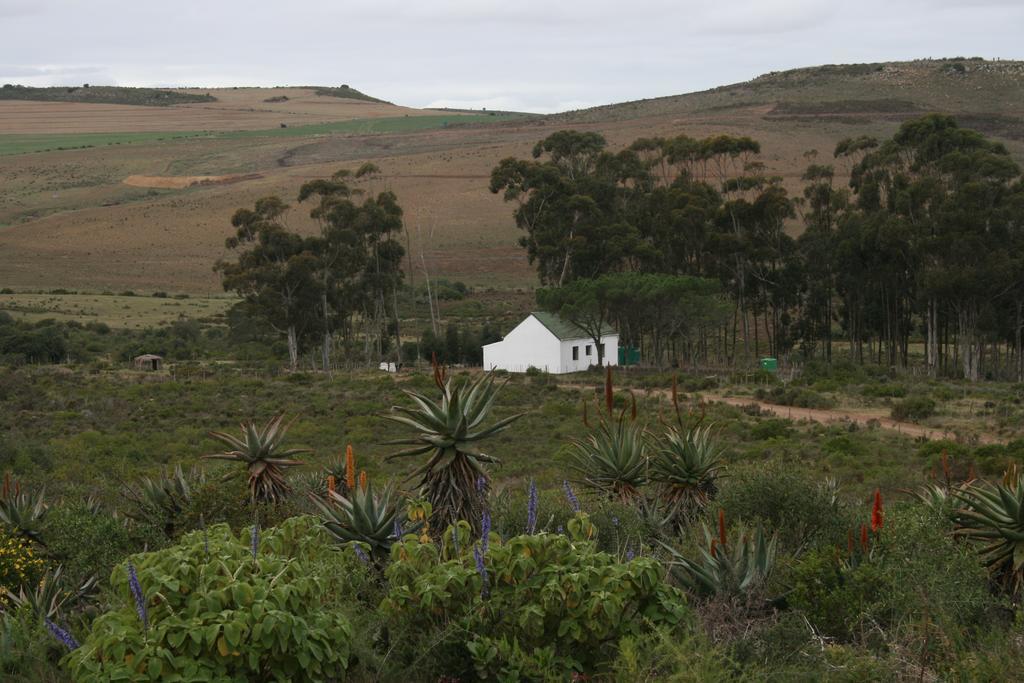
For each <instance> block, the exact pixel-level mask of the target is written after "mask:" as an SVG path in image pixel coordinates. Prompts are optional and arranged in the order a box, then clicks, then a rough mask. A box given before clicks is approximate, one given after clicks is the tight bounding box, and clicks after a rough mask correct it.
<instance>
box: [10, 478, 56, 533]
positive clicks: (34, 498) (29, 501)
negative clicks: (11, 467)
mask: <svg viewBox="0 0 1024 683" xmlns="http://www.w3.org/2000/svg"><path fill="white" fill-rule="evenodd" d="M47 510H48V506H47V504H46V492H45V491H44V490H43V489H39V490H37V491H35V492H30V491H28V490H26V489H23V488H21V485H20V484H18V483H14V484H13V485H12V484H11V479H10V475H8V476H6V477H5V478H4V485H3V489H2V490H0V523H2V524H6V525H7V526H9V527H11V528H12V529H13V530H15V531H16V532H17V533H18V534H19V535H20V536H22V537H24V538H27V539H30V540H32V541H35V542H36V543H39V544H40V545H44V544H43V541H42V536H41V534H40V526H41V525H42V521H43V518H44V517H46V512H47Z"/></svg>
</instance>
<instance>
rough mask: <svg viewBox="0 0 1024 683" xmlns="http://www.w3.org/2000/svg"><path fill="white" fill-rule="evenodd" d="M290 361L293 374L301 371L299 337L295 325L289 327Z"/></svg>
mask: <svg viewBox="0 0 1024 683" xmlns="http://www.w3.org/2000/svg"><path fill="white" fill-rule="evenodd" d="M288 360H289V361H290V362H291V368H292V372H295V371H296V370H298V369H299V336H298V333H297V332H296V331H295V325H289V326H288Z"/></svg>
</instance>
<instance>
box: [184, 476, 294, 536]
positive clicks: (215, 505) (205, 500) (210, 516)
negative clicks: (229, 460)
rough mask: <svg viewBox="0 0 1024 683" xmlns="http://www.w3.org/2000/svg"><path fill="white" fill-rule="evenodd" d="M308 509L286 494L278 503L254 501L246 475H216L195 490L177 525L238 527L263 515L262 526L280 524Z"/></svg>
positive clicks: (190, 527) (238, 528) (248, 523)
mask: <svg viewBox="0 0 1024 683" xmlns="http://www.w3.org/2000/svg"><path fill="white" fill-rule="evenodd" d="M303 511H305V508H304V507H303V504H302V501H299V500H296V499H295V498H294V497H290V498H286V499H285V500H284V501H282V502H280V503H278V504H276V505H275V504H271V503H257V504H253V502H252V498H251V496H250V495H249V489H248V486H247V485H246V479H245V477H242V476H238V477H233V478H231V479H227V480H222V479H221V478H220V477H217V476H213V477H211V478H210V479H209V480H207V482H206V483H205V484H203V485H201V486H199V487H197V488H195V489H193V490H192V497H191V500H189V502H188V505H187V506H186V507H185V509H184V510H183V511H182V512H181V514H180V516H179V521H178V523H177V527H178V528H179V529H181V530H183V531H192V530H196V529H199V528H200V527H201V526H202V524H206V525H210V524H219V523H223V524H227V525H228V526H230V527H231V528H232V529H233V530H235V531H238V530H240V529H242V528H243V527H246V526H248V525H251V524H252V522H253V520H254V519H257V518H258V519H259V520H260V524H261V525H262V526H266V527H270V526H273V525H276V524H278V523H280V522H283V521H284V520H286V519H288V518H289V517H293V516H295V515H297V514H300V513H301V512H303Z"/></svg>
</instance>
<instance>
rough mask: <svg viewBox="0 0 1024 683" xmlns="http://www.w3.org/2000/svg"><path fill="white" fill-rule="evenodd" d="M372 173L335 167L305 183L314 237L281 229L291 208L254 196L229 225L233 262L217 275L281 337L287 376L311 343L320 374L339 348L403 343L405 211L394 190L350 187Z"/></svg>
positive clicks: (384, 348)
mask: <svg viewBox="0 0 1024 683" xmlns="http://www.w3.org/2000/svg"><path fill="white" fill-rule="evenodd" d="M378 173H379V169H378V168H377V167H376V166H375V165H373V164H364V165H363V166H361V167H360V168H359V169H358V170H357V171H356V172H355V173H354V174H353V173H351V172H350V171H347V170H341V171H338V172H337V173H335V174H334V175H333V176H332V177H331V178H328V179H317V180H312V181H309V182H307V183H305V184H303V185H302V187H301V188H300V189H299V194H298V201H299V202H300V203H304V202H308V203H309V205H310V206H311V209H310V217H312V218H313V219H314V221H315V222H316V224H317V226H318V228H319V230H318V232H317V233H316V234H314V235H312V236H303V235H300V234H298V233H296V232H293V231H291V230H289V229H288V226H287V224H286V220H285V215H286V212H287V210H288V208H289V207H288V205H287V204H286V203H284V202H283V201H282V200H281V199H280V198H278V197H264V198H262V199H259V200H257V201H256V203H255V205H254V207H253V208H252V209H246V208H243V209H239V210H238V211H236V212H235V214H234V216H233V217H232V219H231V224H232V226H233V227H234V228H235V234H234V235H232V236H231V237H229V238H228V239H227V241H226V247H227V248H228V249H230V250H232V251H234V252H235V253H236V257H235V259H234V260H228V259H222V260H220V261H218V262H217V264H216V265H215V266H214V269H215V270H216V271H217V272H219V273H220V274H221V278H222V282H223V285H224V289H225V290H226V291H234V292H237V293H238V294H239V295H240V296H241V297H242V307H243V308H244V309H245V310H246V311H247V312H249V313H250V314H251V315H252V316H254V317H257V318H259V319H261V320H264V321H266V323H267V324H268V325H269V326H270V327H272V328H273V329H274V330H276V331H277V332H278V333H280V334H282V335H284V336H285V337H286V339H287V343H288V356H289V362H290V365H291V367H292V369H293V370H294V369H296V368H297V367H298V363H299V354H300V350H301V349H302V348H306V347H307V346H310V345H314V344H319V346H320V355H321V363H322V367H323V368H325V369H327V368H330V367H331V364H332V353H333V350H334V349H335V347H336V346H338V345H339V344H340V345H342V346H344V347H345V348H347V349H349V350H350V351H359V349H358V348H357V347H358V346H359V345H361V346H362V347H363V348H362V349H361V351H362V355H363V356H364V357H366V358H370V357H376V358H382V357H384V354H385V353H386V352H388V350H389V349H394V350H395V352H396V353H397V350H398V349H400V347H401V336H400V325H399V315H398V291H399V288H400V286H401V283H402V280H403V272H402V260H403V259H404V257H405V248H404V247H403V246H402V244H401V242H400V241H399V235H400V233H401V231H402V208H401V206H399V204H398V198H397V197H396V196H395V194H394V193H393V192H391V191H388V190H385V191H383V192H379V193H377V194H376V195H373V194H370V195H368V196H364V195H366V194H367V193H366V192H365V191H364V190H363V189H361V188H357V187H353V184H352V181H353V180H359V179H362V178H367V179H370V178H373V177H374V176H375V175H376V174H378ZM360 198H361V199H362V201H358V200H359V199H360Z"/></svg>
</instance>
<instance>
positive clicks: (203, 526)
mask: <svg viewBox="0 0 1024 683" xmlns="http://www.w3.org/2000/svg"><path fill="white" fill-rule="evenodd" d="M199 528H200V529H202V530H203V550H205V551H206V556H207V557H209V556H210V535H209V534H207V533H206V519H205V518H204V517H203V516H202V515H199Z"/></svg>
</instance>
